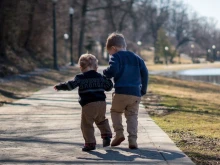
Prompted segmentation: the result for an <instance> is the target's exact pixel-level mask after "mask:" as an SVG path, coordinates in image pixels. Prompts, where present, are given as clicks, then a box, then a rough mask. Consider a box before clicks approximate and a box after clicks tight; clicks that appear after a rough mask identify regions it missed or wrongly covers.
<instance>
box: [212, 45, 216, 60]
mask: <svg viewBox="0 0 220 165" xmlns="http://www.w3.org/2000/svg"><path fill="white" fill-rule="evenodd" d="M212 49H213V51H212V52H213V61H215V60H216V52H215V49H216V46H215V45H212Z"/></svg>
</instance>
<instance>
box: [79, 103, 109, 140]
mask: <svg viewBox="0 0 220 165" xmlns="http://www.w3.org/2000/svg"><path fill="white" fill-rule="evenodd" d="M105 113H106V102H105V101H98V102H92V103H89V104H86V105H85V106H83V107H82V116H81V117H82V118H81V130H82V134H83V137H84V139H85V144H91V143H94V144H96V139H95V136H94V131H95V130H94V127H93V123H94V122H95V123H96V125H97V127H98V128H99V130H100V132H101V136H102V138H105V137H110V138H111V137H112V132H111V129H110V126H109V123H108V119H106V117H105Z"/></svg>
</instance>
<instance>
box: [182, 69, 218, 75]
mask: <svg viewBox="0 0 220 165" xmlns="http://www.w3.org/2000/svg"><path fill="white" fill-rule="evenodd" d="M178 74H180V75H188V76H220V68H204V69H189V70H183V71H180V72H178Z"/></svg>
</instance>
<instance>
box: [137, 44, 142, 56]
mask: <svg viewBox="0 0 220 165" xmlns="http://www.w3.org/2000/svg"><path fill="white" fill-rule="evenodd" d="M137 45H138V54H139V55H141V48H140V46H141V45H142V42H141V41H138V42H137Z"/></svg>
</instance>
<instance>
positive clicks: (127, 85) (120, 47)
mask: <svg viewBox="0 0 220 165" xmlns="http://www.w3.org/2000/svg"><path fill="white" fill-rule="evenodd" d="M106 49H107V51H108V53H109V54H110V55H111V57H110V60H109V67H108V68H107V69H105V70H104V71H103V74H104V75H105V76H106V77H107V78H113V79H114V83H115V84H114V88H115V93H114V94H113V98H112V107H111V118H112V123H113V128H114V131H115V133H116V135H115V137H114V139H113V141H112V143H111V146H118V145H120V144H121V142H123V141H124V140H125V137H124V133H123V132H124V129H123V125H122V114H123V113H124V114H125V117H126V120H127V132H128V134H129V135H128V142H129V148H130V149H137V148H138V145H137V127H138V109H139V103H140V101H141V96H143V95H145V94H146V91H147V85H148V70H147V67H146V65H145V63H144V61H143V60H142V59H141V58H140V57H139V56H138V55H136V54H135V53H133V52H130V51H127V50H126V42H125V39H124V36H123V35H122V34H119V33H112V34H111V35H109V37H108V39H107V42H106Z"/></svg>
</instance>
